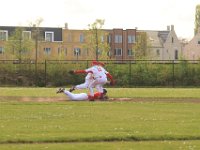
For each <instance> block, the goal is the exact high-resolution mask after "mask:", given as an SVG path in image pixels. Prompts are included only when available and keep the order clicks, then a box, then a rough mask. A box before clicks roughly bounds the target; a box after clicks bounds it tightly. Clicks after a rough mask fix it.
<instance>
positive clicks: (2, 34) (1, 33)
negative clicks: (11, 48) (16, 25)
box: [0, 30, 8, 41]
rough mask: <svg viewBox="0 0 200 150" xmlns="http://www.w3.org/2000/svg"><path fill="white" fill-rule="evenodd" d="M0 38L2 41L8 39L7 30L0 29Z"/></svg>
mask: <svg viewBox="0 0 200 150" xmlns="http://www.w3.org/2000/svg"><path fill="white" fill-rule="evenodd" d="M0 40H2V41H7V40H8V31H6V30H0Z"/></svg>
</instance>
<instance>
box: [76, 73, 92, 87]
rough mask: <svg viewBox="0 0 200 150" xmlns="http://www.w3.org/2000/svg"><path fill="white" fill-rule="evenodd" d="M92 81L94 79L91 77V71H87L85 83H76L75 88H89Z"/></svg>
mask: <svg viewBox="0 0 200 150" xmlns="http://www.w3.org/2000/svg"><path fill="white" fill-rule="evenodd" d="M93 81H94V79H93V78H92V75H91V73H88V74H87V76H86V77H85V83H83V84H79V85H76V86H75V88H76V89H86V88H89V85H90V84H91V83H92V82H93Z"/></svg>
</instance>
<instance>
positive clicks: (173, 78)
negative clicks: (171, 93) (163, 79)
mask: <svg viewBox="0 0 200 150" xmlns="http://www.w3.org/2000/svg"><path fill="white" fill-rule="evenodd" d="M172 80H173V81H172V86H173V88H174V82H175V81H174V80H175V77H174V60H173V61H172Z"/></svg>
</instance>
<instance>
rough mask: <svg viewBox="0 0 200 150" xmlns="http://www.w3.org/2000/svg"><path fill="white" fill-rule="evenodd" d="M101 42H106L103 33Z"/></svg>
mask: <svg viewBox="0 0 200 150" xmlns="http://www.w3.org/2000/svg"><path fill="white" fill-rule="evenodd" d="M101 42H102V43H103V42H104V36H103V35H102V36H101Z"/></svg>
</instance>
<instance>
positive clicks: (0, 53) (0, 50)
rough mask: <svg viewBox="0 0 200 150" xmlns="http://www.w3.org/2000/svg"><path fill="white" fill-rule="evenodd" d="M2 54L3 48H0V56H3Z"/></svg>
mask: <svg viewBox="0 0 200 150" xmlns="http://www.w3.org/2000/svg"><path fill="white" fill-rule="evenodd" d="M3 54H4V49H3V47H0V55H3Z"/></svg>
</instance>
